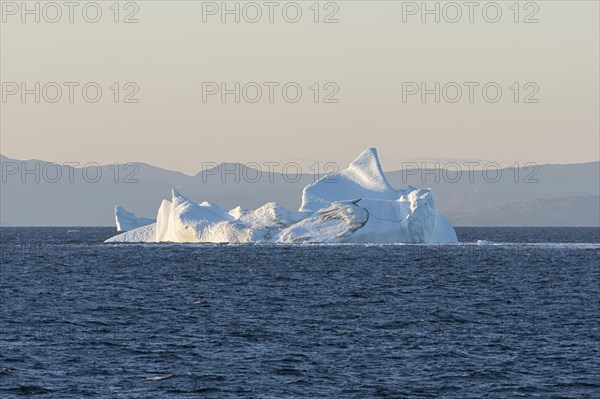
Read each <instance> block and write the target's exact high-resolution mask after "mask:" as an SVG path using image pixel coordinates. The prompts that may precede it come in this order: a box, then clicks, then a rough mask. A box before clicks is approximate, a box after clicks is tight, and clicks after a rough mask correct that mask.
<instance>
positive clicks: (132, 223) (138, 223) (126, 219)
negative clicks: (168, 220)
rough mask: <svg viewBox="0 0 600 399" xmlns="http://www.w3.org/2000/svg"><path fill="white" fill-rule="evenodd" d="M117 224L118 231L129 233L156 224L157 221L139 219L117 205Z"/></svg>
mask: <svg viewBox="0 0 600 399" xmlns="http://www.w3.org/2000/svg"><path fill="white" fill-rule="evenodd" d="M115 222H116V224H117V231H129V230H133V229H137V228H140V227H143V226H147V225H149V224H152V223H156V219H150V218H143V217H138V216H136V215H135V213H133V212H131V211H128V210H127V209H125V208H123V207H122V206H120V205H117V206H115Z"/></svg>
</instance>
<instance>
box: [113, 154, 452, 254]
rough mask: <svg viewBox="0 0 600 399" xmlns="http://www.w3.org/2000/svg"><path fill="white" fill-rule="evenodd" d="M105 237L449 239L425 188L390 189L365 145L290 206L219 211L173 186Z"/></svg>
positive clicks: (136, 239)
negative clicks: (126, 226) (133, 224)
mask: <svg viewBox="0 0 600 399" xmlns="http://www.w3.org/2000/svg"><path fill="white" fill-rule="evenodd" d="M131 215H133V214H132V213H131ZM134 216H135V215H134ZM129 220H131V217H129V218H127V221H129ZM150 220H151V219H150ZM117 223H119V218H118V217H117ZM121 223H123V221H121ZM107 242H182V243H200V242H207V243H311V242H313V243H314V242H319V243H453V242H457V237H456V233H455V231H454V228H453V227H452V225H451V224H450V222H449V221H448V220H447V219H446V218H445V217H444V216H443V215H442V214H441V213H440V212H439V211H438V210H437V208H436V204H435V199H434V197H433V193H432V192H431V190H429V189H415V188H413V187H410V186H409V187H408V189H406V190H396V189H394V188H393V187H392V186H390V184H389V183H388V181H387V180H386V178H385V175H384V173H383V170H382V169H381V165H380V163H379V159H378V157H377V151H376V150H375V149H374V148H369V149H367V150H365V151H364V152H363V153H362V154H360V155H359V156H358V158H356V159H355V160H354V161H352V163H351V164H350V166H349V167H348V168H347V169H345V170H343V171H340V172H337V173H332V174H330V175H328V176H325V177H323V178H322V179H320V180H318V181H317V182H315V183H314V184H311V185H309V186H307V187H305V188H304V191H303V194H302V205H301V207H300V209H299V211H297V212H294V211H291V210H288V209H286V208H284V207H282V206H281V205H279V204H277V203H274V202H269V203H267V204H265V205H263V206H262V207H260V208H258V209H256V210H252V211H250V210H245V209H243V208H241V207H237V208H234V209H232V210H230V211H227V210H225V209H223V208H222V207H220V206H219V205H216V204H211V203H209V202H202V203H196V202H193V201H190V200H189V199H187V198H185V197H184V196H183V195H181V194H180V193H178V192H177V191H175V190H173V193H172V199H171V201H167V200H163V202H162V204H161V206H160V209H159V210H158V216H157V219H156V223H155V224H147V225H145V226H142V227H139V228H135V229H132V230H131V231H127V232H125V233H123V234H120V235H117V236H115V237H112V238H110V239H108V240H107Z"/></svg>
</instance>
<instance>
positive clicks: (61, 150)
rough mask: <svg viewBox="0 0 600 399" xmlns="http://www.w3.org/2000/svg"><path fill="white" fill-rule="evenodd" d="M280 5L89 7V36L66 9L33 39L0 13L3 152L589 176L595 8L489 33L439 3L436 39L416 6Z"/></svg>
mask: <svg viewBox="0 0 600 399" xmlns="http://www.w3.org/2000/svg"><path fill="white" fill-rule="evenodd" d="M289 3H291V2H278V4H277V5H276V6H273V8H272V9H270V8H269V7H267V6H265V5H264V3H263V2H257V3H253V5H251V6H247V5H246V3H244V2H240V3H239V5H238V6H237V7H239V10H240V14H239V16H240V22H239V23H236V22H235V21H234V18H235V15H233V14H231V15H227V14H225V15H222V13H221V11H222V10H221V9H220V8H221V2H220V1H219V2H215V3H211V2H201V1H140V2H130V3H129V4H128V5H126V3H125V2H123V3H121V4H120V7H119V9H118V11H119V13H118V15H117V13H116V12H115V11H116V10H115V9H114V8H110V7H111V6H112V4H113V2H112V1H110V2H98V4H99V5H100V9H101V12H102V15H101V17H99V21H98V22H96V23H91V22H88V21H86V18H87V19H88V20H90V21H92V20H94V19H95V18H96V17H95V15H96V14H95V12H96V11H97V10H96V7H95V6H90V7H87V8H86V9H85V12H84V10H83V8H84V6H85V5H86V2H82V3H80V6H79V7H77V8H75V9H74V10H72V17H73V22H72V23H71V22H69V9H68V8H67V7H64V6H60V7H61V8H62V9H60V10H58V11H59V12H61V13H62V17H60V18H59V17H58V14H57V10H56V9H52V8H40V11H39V13H40V14H39V17H40V21H39V22H36V21H35V17H36V15H35V14H31V15H30V14H26V13H25V14H23V10H22V9H20V8H21V7H22V6H21V2H20V1H19V2H7V1H2V21H1V28H0V35H1V38H0V45H1V50H0V56H1V61H0V67H1V69H0V75H1V76H0V77H1V81H2V103H0V105H1V108H2V109H1V122H0V128H1V138H0V144H1V149H0V152H1V153H2V154H4V155H7V156H10V157H14V158H21V159H29V158H38V159H44V160H50V161H55V162H65V161H76V162H90V161H94V162H99V163H113V162H127V161H143V162H148V163H151V164H154V165H157V166H162V167H166V168H171V169H176V170H180V171H183V172H187V173H195V172H196V171H198V170H199V169H200V167H201V165H202V163H203V162H220V161H239V162H249V161H254V162H259V163H260V162H269V161H273V162H285V161H286V160H298V159H310V160H316V161H321V162H329V161H330V162H337V163H340V164H342V165H343V164H347V163H348V162H349V161H351V160H352V158H354V156H355V155H357V154H358V153H359V152H360V151H362V150H363V149H365V148H366V147H371V146H374V147H377V148H378V150H379V153H380V156H381V158H382V159H384V160H385V161H386V164H385V165H384V167H385V168H386V169H391V168H393V167H394V166H395V164H394V162H400V161H402V160H406V159H414V158H458V159H464V158H477V159H487V160H497V161H503V162H528V161H531V162H538V163H571V162H586V161H595V160H598V159H600V137H599V136H600V124H599V123H600V122H599V112H600V111H599V109H600V102H599V90H600V82H599V72H598V71H599V69H600V62H599V48H600V39H599V38H600V32H599V20H598V18H599V2H597V1H537V2H521V3H520V4H519V7H516V8H515V7H514V5H513V2H512V1H509V2H504V1H502V2H497V3H494V4H495V5H499V6H500V11H501V13H502V14H501V16H499V17H496V15H497V14H496V12H497V11H498V9H497V7H496V6H495V5H494V4H492V5H490V3H492V2H479V3H478V5H477V6H476V7H475V8H474V9H472V10H470V9H469V8H467V7H465V6H464V5H462V4H463V2H457V3H453V4H458V5H459V8H456V7H455V6H454V5H450V6H447V5H446V4H447V2H439V3H437V4H438V6H437V7H439V10H440V11H439V18H440V21H439V22H435V20H434V18H435V15H433V14H423V13H422V11H423V10H421V9H420V7H421V1H419V2H401V1H397V2H393V1H368V2H367V1H338V2H329V3H327V4H326V2H322V3H320V4H319V6H318V7H315V6H314V5H313V2H311V1H309V2H300V1H299V2H296V3H293V4H292V5H289ZM26 4H29V7H31V9H33V8H34V7H35V2H28V3H26ZM42 4H43V3H42ZM58 4H59V5H60V4H62V2H58ZM227 4H228V5H229V6H230V7H231V9H233V8H234V7H236V2H228V3H227ZM254 4H258V7H256V6H254ZM427 4H428V5H429V7H431V9H434V7H436V2H428V3H427ZM532 4H533V5H532ZM15 7H16V8H15ZM40 7H42V6H41V5H40ZM415 7H417V8H419V9H416V8H415ZM511 7H512V8H511ZM284 9H285V10H284ZM298 9H300V10H301V11H302V15H301V17H299V21H298V22H296V23H292V22H291V21H293V20H294V19H297V18H296V12H297V10H298ZM317 9H318V15H317V12H316V10H317ZM484 9H485V11H484ZM257 10H259V11H260V12H262V18H261V19H260V20H259V21H258V22H256V23H252V22H251V20H253V19H256V18H257V15H258V14H257ZM269 11H272V17H273V22H269ZM458 12H460V13H461V16H459V14H458ZM469 14H471V15H469ZM127 17H129V19H131V20H133V19H137V20H138V22H137V23H124V22H123V20H124V19H126V18H127ZM223 17H225V18H226V21H225V22H224V23H223V22H222V18H223ZM470 17H472V19H473V21H472V22H470V21H469V18H470ZM23 18H25V22H23V21H22V19H23ZM115 18H116V19H117V21H118V22H117V23H115V22H114V20H115ZM315 18H317V19H318V21H319V22H315ZM327 18H328V19H329V20H333V19H337V20H338V22H337V23H324V22H323V20H324V19H327ZM422 18H425V19H426V20H425V22H422ZM286 19H287V20H286ZM495 19H498V21H497V22H496V23H492V22H491V21H493V20H495ZM515 19H516V20H517V21H518V22H515ZM52 20H57V22H56V23H52V22H51V21H52ZM525 20H527V21H529V22H533V21H534V20H537V21H538V22H537V23H525V22H524V21H525ZM452 21H456V22H454V23H452ZM35 82H40V89H39V90H37V91H38V94H39V96H40V102H39V103H36V102H35V96H36V93H35V92H36V89H35ZM51 82H55V83H51ZM69 82H72V83H69ZM91 82H94V83H93V84H90V83H91ZM115 82H117V85H116V86H114V83H115ZM235 82H240V89H239V91H238V93H237V94H238V95H239V97H240V102H239V103H236V102H235V95H236V94H235V91H236V90H235ZM252 82H255V83H252ZM269 82H271V83H269ZM315 82H317V85H316V86H315ZM436 82H439V90H437V95H439V97H440V101H439V103H436V102H435V97H436V89H435V88H436ZM127 83H131V84H129V85H127ZM221 83H225V85H226V88H228V89H233V91H232V94H228V95H226V96H225V102H222V100H221V96H220V93H216V94H211V93H212V92H214V90H219V91H220V90H221V89H222V87H221ZM249 83H250V84H249ZM422 83H423V84H424V85H425V86H424V87H423V86H422ZM23 84H24V85H23ZM86 84H88V85H87V86H86V87H87V89H86V90H87V92H86V93H87V95H88V97H87V100H93V99H94V97H95V90H96V88H97V87H100V88H101V90H102V95H101V96H100V97H99V98H98V101H97V102H95V103H92V102H88V101H87V100H86V98H84V93H82V91H83V90H82V88H83V87H84V86H85V85H86ZM286 85H287V86H286ZM57 86H60V88H61V91H62V96H61V97H60V98H58V100H57V93H58V91H57ZM257 87H259V88H260V90H261V92H262V97H261V98H260V99H259V100H257V101H256V102H252V101H255V100H256V99H257ZM283 87H286V90H287V91H285V93H284V90H283ZM298 87H299V88H300V89H301V90H302V95H301V96H299V97H297V96H296V90H297V88H298ZM457 87H458V88H460V90H461V91H462V96H461V97H458V91H457ZM484 87H486V89H485V90H483V88H484ZM23 88H25V89H28V90H30V91H31V93H30V94H26V95H25V96H24V100H25V101H24V102H23V98H22V96H21V95H22V94H23V93H22V89H23ZM69 88H71V89H72V90H73V91H72V95H73V98H72V100H73V102H70V101H69V100H70V99H69V94H70V93H69V91H70V89H69ZM117 88H118V90H117ZM317 88H318V89H317ZM423 88H425V89H426V90H430V93H429V94H427V95H426V96H425V98H424V100H425V102H423V101H422V98H421V90H422V89H423ZM498 88H500V90H501V91H502V95H501V96H500V97H498V96H497V95H496V91H497V89H498ZM138 89H139V90H138ZM136 90H138V91H137V92H136ZM211 90H212V91H211ZM270 90H272V95H273V102H272V103H271V102H270V101H269V94H271V93H270ZM415 90H418V92H415ZM470 90H472V93H470ZM117 91H118V98H117V101H118V102H117V103H115V96H116V95H117ZM134 92H135V93H134ZM130 94H131V96H130V97H127V96H128V95H130ZM203 94H204V96H203ZM317 94H318V101H317V102H315V96H316V95H317ZM470 94H472V96H473V98H472V100H473V101H472V102H471V101H470V99H469V95H470ZM286 95H287V97H286ZM486 96H487V97H486ZM203 97H205V98H203ZM126 98H128V100H138V102H137V103H126V102H125V101H124V100H125V99H126ZM295 98H298V101H297V102H292V101H294V100H295ZM326 99H327V101H332V100H337V102H326V101H325V100H326ZM496 100H497V101H496ZM515 100H516V102H515ZM51 101H56V102H55V103H53V102H51ZM453 101H455V102H453ZM494 101H496V102H494Z"/></svg>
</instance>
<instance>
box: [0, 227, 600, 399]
mask: <svg viewBox="0 0 600 399" xmlns="http://www.w3.org/2000/svg"><path fill="white" fill-rule="evenodd" d="M457 231H458V234H459V238H460V239H461V240H462V241H463V243H462V244H460V245H447V246H426V245H338V246H325V245H305V246H253V245H147V244H144V245H134V244H121V245H109V244H103V243H102V241H103V240H104V239H106V238H108V237H110V236H111V235H113V234H114V230H113V229H109V228H2V229H0V234H1V236H0V238H1V239H0V250H1V257H0V262H1V263H0V397H2V398H10V397H13V396H15V397H21V396H31V397H42V398H44V397H48V398H86V397H92V398H96V397H97V398H100V397H102V398H170V397H174V398H193V397H194V398H195V397H210V398H228V397H232V398H233V397H255V398H293V397H294V398H295V397H304V398H317V397H319V398H346V397H349V398H350V397H351V398H370V397H382V398H384V397H389V398H404V397H405V398H461V399H462V398H520V397H526V398H530V397H532V398H534V397H537V398H599V397H600V229H597V228H591V229H580V228H459V229H457ZM480 239H481V240H488V241H491V242H494V243H495V244H493V245H476V244H474V242H475V241H477V240H480Z"/></svg>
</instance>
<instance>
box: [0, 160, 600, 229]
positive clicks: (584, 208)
mask: <svg viewBox="0 0 600 399" xmlns="http://www.w3.org/2000/svg"><path fill="white" fill-rule="evenodd" d="M0 162H1V164H2V165H1V166H2V180H1V183H0V185H1V190H0V224H2V225H3V226H9V225H10V226H112V225H114V207H115V205H117V204H119V205H122V206H123V207H125V208H127V209H129V210H131V211H133V212H135V213H136V214H137V215H138V216H146V217H152V218H155V217H156V212H157V210H158V207H159V205H160V202H161V200H162V199H163V198H169V197H170V192H171V189H172V188H176V189H177V190H179V191H180V192H181V193H182V194H184V195H185V196H187V197H188V198H190V199H193V200H196V201H198V202H201V201H210V202H214V203H217V204H219V205H221V206H223V207H225V208H233V207H235V206H238V205H241V206H242V207H244V208H256V207H258V206H260V205H262V204H264V203H265V202H268V201H276V202H279V203H280V204H282V205H283V206H285V207H288V208H290V209H297V208H298V207H299V206H300V203H301V196H302V189H303V188H304V186H306V185H308V184H310V183H313V182H314V181H315V179H316V178H319V177H321V176H314V175H313V174H312V173H305V174H300V175H298V174H296V173H295V171H296V170H295V169H294V168H291V169H288V172H289V173H288V174H287V175H284V174H282V173H276V172H273V173H270V172H269V170H268V169H267V168H265V169H263V170H262V171H260V170H258V169H256V168H251V167H248V166H246V165H243V164H239V163H224V164H221V165H219V166H217V167H216V168H214V169H211V170H204V171H200V172H199V173H198V174H196V175H194V176H189V175H185V174H183V173H180V172H176V171H171V170H166V169H161V168H158V167H155V166H152V165H148V164H145V163H134V164H131V165H129V166H127V165H102V166H99V167H93V166H89V167H87V168H85V169H84V168H75V167H70V166H65V165H57V164H55V163H51V162H46V161H38V160H26V161H22V160H17V159H11V158H8V157H5V156H0ZM414 165H417V164H416V163H415V164H414ZM457 165H458V166H460V167H461V169H462V175H461V176H460V178H458V177H459V176H458V175H457V173H456V170H457V168H456V166H457ZM345 167H346V165H340V168H341V169H343V168H345ZM305 172H309V171H305ZM386 176H387V178H388V181H389V182H390V184H391V185H392V186H394V187H396V188H404V187H406V186H407V185H412V186H414V187H430V188H432V189H433V192H434V195H435V197H436V199H437V203H438V208H439V209H440V210H441V211H442V212H443V213H444V214H445V215H446V216H447V217H448V218H449V219H450V221H451V222H452V223H453V224H454V225H455V226H600V162H591V163H582V164H568V165H540V166H539V167H538V168H533V167H529V168H520V169H510V168H504V169H497V168H494V167H493V165H492V167H490V168H489V169H488V170H487V172H484V171H482V170H480V169H474V170H471V171H469V168H468V165H460V163H456V164H453V165H452V166H449V169H448V170H443V169H426V170H414V169H410V170H398V171H389V172H386ZM332 184H335V182H332Z"/></svg>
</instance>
